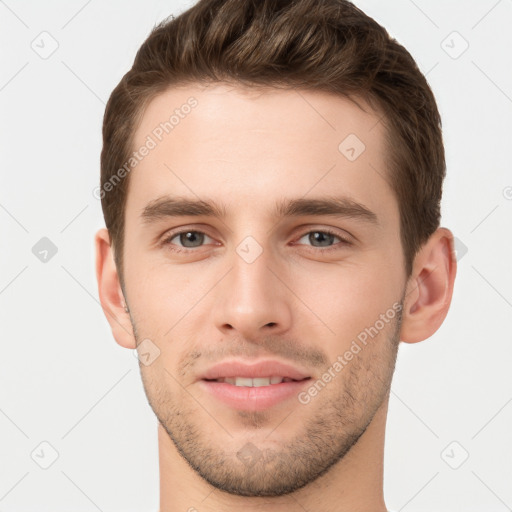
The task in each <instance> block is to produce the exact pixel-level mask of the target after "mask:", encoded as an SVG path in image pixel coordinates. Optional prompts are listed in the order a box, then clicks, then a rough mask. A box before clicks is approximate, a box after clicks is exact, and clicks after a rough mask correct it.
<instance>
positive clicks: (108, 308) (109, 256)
mask: <svg viewBox="0 0 512 512" xmlns="http://www.w3.org/2000/svg"><path fill="white" fill-rule="evenodd" d="M94 244H95V249H96V279H97V281H98V293H99V297H100V303H101V307H102V308H103V312H104V313H105V316H106V317H107V320H108V323H109V324H110V328H111V329H112V334H113V335H114V339H115V340H116V342H117V343H118V344H119V345H121V347H125V348H132V349H134V348H136V347H137V344H136V341H135V336H134V335H133V329H132V323H131V321H130V315H129V313H127V312H126V311H125V309H124V306H125V300H124V296H123V291H122V289H121V284H120V282H119V276H118V273H117V269H116V265H115V262H114V255H113V252H112V247H111V243H110V236H109V233H108V230H107V229H106V228H102V229H100V230H99V231H98V232H97V233H96V235H95V237H94Z"/></svg>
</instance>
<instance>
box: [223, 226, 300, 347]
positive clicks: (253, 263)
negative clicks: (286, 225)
mask: <svg viewBox="0 0 512 512" xmlns="http://www.w3.org/2000/svg"><path fill="white" fill-rule="evenodd" d="M263 236H264V235H259V236H258V238H260V239H261V237H263ZM274 254H275V252H274V251H272V250H271V249H270V248H269V247H268V243H267V242H266V241H263V240H262V241H261V243H260V241H258V240H257V239H256V237H255V236H251V235H248V236H246V237H245V238H243V239H242V240H241V242H239V244H238V245H237V246H235V247H234V251H233V253H232V255H231V258H230V266H231V271H230V272H229V273H228V275H227V276H226V279H225V280H223V283H222V297H221V298H220V300H218V301H217V304H216V315H215V316H216V318H215V321H216V323H217V326H218V328H220V329H226V328H233V329H236V330H237V331H239V332H240V334H242V335H243V336H244V337H248V338H249V337H254V336H256V335H257V334H258V332H260V333H261V330H262V329H263V328H265V327H266V326H267V327H266V328H268V326H269V325H270V326H271V327H273V328H274V330H275V331H277V330H282V329H287V328H288V326H289V322H290V316H291V315H290V312H289V310H288V304H287V303H286V296H285V294H284V293H283V285H282V283H281V282H280V280H279V279H277V278H276V276H275V275H274V272H275V270H274V271H271V269H273V268H277V267H278V266H279V262H277V261H275V258H274V257H273V255H274Z"/></svg>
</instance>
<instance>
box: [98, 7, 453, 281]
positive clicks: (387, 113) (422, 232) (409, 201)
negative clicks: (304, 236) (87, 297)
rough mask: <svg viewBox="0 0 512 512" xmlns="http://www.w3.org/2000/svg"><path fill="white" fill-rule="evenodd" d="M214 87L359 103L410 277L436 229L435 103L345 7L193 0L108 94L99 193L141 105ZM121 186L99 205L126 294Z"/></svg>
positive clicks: (122, 158) (409, 65)
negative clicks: (380, 131) (381, 142)
mask: <svg viewBox="0 0 512 512" xmlns="http://www.w3.org/2000/svg"><path fill="white" fill-rule="evenodd" d="M215 82H226V83H232V84H235V85H236V84H239V85H244V86H249V87H254V88H258V87H260V88H261V87H263V88H264V87H280V88H284V89H291V88H296V89H303V90H317V91H323V92H330V93H333V94H336V95H341V96H345V97H347V98H349V99H350V100H351V101H354V102H356V103H357V101H356V100H355V98H358V97H359V98H363V99H364V100H365V101H366V102H367V103H368V104H369V105H370V106H371V107H372V108H373V109H374V110H375V112H377V113H379V116H380V115H382V117H381V121H382V122H383V124H384V126H385V127H386V131H385V133H386V144H387V153H386V155H383V157H384V159H385V168H386V171H387V173H388V180H389V184H390V186H391V188H392V189H393V191H394V193H395V196H396V199H397V202H398V207H399V211H400V238H401V242H402V250H403V254H404V256H405V262H406V264H405V269H404V270H405V274H406V277H409V276H410V275H411V272H412V265H413V261H414V257H415V256H416V254H417V252H418V250H419V249H420V248H421V246H422V245H423V244H424V243H425V242H426V241H427V239H428V238H429V237H430V235H431V234H432V233H433V232H434V231H435V230H436V229H437V228H438V227H439V222H440V217H441V213H440V203H441V196H442V184H443V180H444V177H445V173H446V169H445V157H444V147H443V140H442V133H441V118H440V115H439V112H438V110H437V106H436V102H435V98H434V95H433V93H432V91H431V89H430V87H429V85H428V83H427V81H426V79H425V77H424V76H423V74H422V73H421V72H420V70H419V69H418V67H417V65H416V63H415V61H414V59H413V58H412V57H411V55H410V54H409V53H408V52H407V50H406V49H405V48H404V47H403V46H401V45H400V44H399V43H398V42H397V41H396V40H395V39H393V38H391V37H390V36H389V34H388V33H387V31H386V30H385V29H384V28H383V27H382V26H380V25H379V24H378V23H377V22H376V21H375V20H374V19H372V18H370V17H369V16H367V15H366V14H365V13H364V12H362V11H361V10H360V9H358V8H357V7H356V6H354V5H353V4H352V3H351V2H349V1H347V0H200V1H199V2H198V3H197V4H195V5H194V6H193V7H191V8H190V9H188V10H186V11H185V12H183V13H181V14H180V15H179V16H178V17H176V18H174V17H172V16H171V17H170V18H168V19H165V20H164V21H162V22H161V23H160V24H158V25H156V26H155V27H154V28H153V30H152V31H151V33H150V35H149V36H148V38H147V39H146V40H145V41H144V43H143V44H142V46H141V47H140V49H139V50H138V52H137V55H136V57H135V60H134V63H133V66H132V68H131V69H130V71H128V72H127V73H126V74H125V75H124V76H123V78H122V79H121V81H120V82H119V84H118V85H117V86H116V88H115V89H114V91H113V92H112V94H111V96H110V98H109V100H108V103H107V106H106V109H105V116H104V119H103V149H102V152H101V187H102V188H103V187H104V185H105V184H106V183H107V182H108V181H109V179H111V178H112V177H113V176H114V174H115V173H116V172H117V171H118V169H119V168H120V167H121V166H123V164H125V162H127V161H128V160H129V158H130V155H131V153H132V151H133V148H132V145H133V138H134V133H135V131H136V129H137V126H138V124H139V122H140V120H141V118H142V115H143V113H144V110H145V107H146V106H147V104H148V103H149V101H151V100H152V99H153V98H154V97H155V96H156V95H158V94H159V93H161V92H163V91H164V90H166V89H167V88H169V87H170V86H173V85H186V84H194V83H196V84H197V83H203V84H209V83H215ZM128 185H129V176H126V177H125V178H124V179H123V180H120V181H119V183H117V184H116V186H114V187H112V188H111V190H110V191H109V192H108V193H103V194H102V196H101V205H102V209H103V214H104V217H105V224H106V227H107V229H108V231H109V234H110V237H111V241H112V249H113V250H114V258H115V262H116V266H117V269H118V272H119V276H120V279H121V284H122V285H123V274H122V266H123V258H122V253H123V238H124V237H123V234H124V233H123V231H124V219H125V215H124V214H125V205H126V197H127V193H128ZM123 288H124V286H123Z"/></svg>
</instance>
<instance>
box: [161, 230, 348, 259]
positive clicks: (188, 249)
mask: <svg viewBox="0 0 512 512" xmlns="http://www.w3.org/2000/svg"><path fill="white" fill-rule="evenodd" d="M183 233H199V234H202V235H206V236H209V235H208V234H207V233H205V232H204V231H199V230H195V229H183V230H181V231H176V232H174V233H171V234H169V236H167V237H166V238H165V239H164V240H163V241H162V243H161V245H162V246H166V245H168V246H170V245H174V244H171V240H172V239H173V238H176V237H177V236H178V235H181V234H183ZM309 233H323V234H327V235H333V236H335V237H336V238H339V239H340V240H341V242H339V243H338V244H336V245H334V246H331V247H313V246H311V248H312V249H317V250H319V251H320V252H330V251H336V250H339V249H340V247H339V245H342V246H346V245H352V242H350V241H349V240H347V239H346V238H344V237H342V236H340V235H339V234H338V233H337V232H335V231H333V230H331V229H312V230H309V231H305V232H304V233H302V234H301V236H300V237H299V238H298V239H299V240H300V239H301V238H303V237H304V236H305V235H308V234H309ZM178 247H179V246H178ZM199 248H200V247H194V248H192V247H185V248H182V247H181V248H178V249H176V248H172V249H171V251H173V252H175V253H186V252H191V251H195V250H197V249H199Z"/></svg>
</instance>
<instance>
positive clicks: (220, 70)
mask: <svg viewBox="0 0 512 512" xmlns="http://www.w3.org/2000/svg"><path fill="white" fill-rule="evenodd" d="M142 148H146V149H142ZM444 176H445V159H444V149H443V141H442V134H441V119H440V115H439V112H438V110H437V107H436V103H435V99H434V96H433V94H432V91H431V89H430V87H429V86H428V83H427V81H426V79H425V77H424V76H423V75H422V73H421V72H420V71H419V69H418V67H417V66H416V64H415V62H414V60H413V58H412V57H411V55H410V54H409V53H408V52H407V51H406V49H405V48H403V47H402V46H401V45H400V44H398V43H397V42H396V40H394V39H392V38H391V37H390V36H389V35H388V33H387V32H386V30H385V29H384V28H383V27H381V26H380V25H379V24H377V23H376V22H375V21H374V20H373V19H372V18H370V17H368V16H367V15H366V14H364V13H363V12H362V11H360V10H359V9H358V8H356V7H355V6H354V5H353V4H351V3H350V2H347V1H344V0H322V1H318V0H298V1H278V0H272V1H260V0H254V1H247V2H239V1H236V0H207V1H204V0H201V1H199V2H198V3H197V4H196V5H195V6H194V7H192V8H190V9H189V10H187V11H185V12H184V13H182V14H181V15H180V16H178V17H177V18H175V19H174V18H173V19H170V20H166V21H164V22H162V23H161V24H159V25H158V26H156V27H155V28H154V30H153V31H152V32H151V34H150V35H149V37H148V38H147V39H146V41H145V42H144V43H143V45H142V46H141V48H140V49H139V51H138V52H137V55H136V58H135V61H134V64H133V67H132V69H131V70H130V71H129V72H128V73H126V75H125V76H124V77H123V78H122V80H121V81H120V83H119V84H118V85H117V87H116V88H115V89H114V91H113V93H112V95H111V96H110V99H109V101H108V104H107V107H106V111H105V117H104V124H103V150H102V154H101V192H100V197H101V201H102V208H103V213H104V217H105V223H106V230H104V231H102V232H101V233H99V234H98V235H97V239H96V240H97V255H98V262H97V273H98V281H99V283H100V297H101V300H102V305H103V307H104V309H105V312H106V313H107V318H108V319H109V322H110V323H111V325H112V329H113V332H114V336H115V338H116V340H117V341H118V343H119V344H120V345H122V346H125V347H128V348H135V347H137V346H144V347H146V348H147V347H148V346H150V347H151V350H150V352H151V353H152V354H153V355H155V354H156V355H158V357H155V358H154V360H152V362H151V364H148V365H146V364H143V363H142V362H141V365H140V367H141V373H142V378H143V382H144V386H145V390H146V393H147V395H148V399H149V402H150V404H151V406H152V408H153V410H154V411H155V414H156V415H157V417H158V419H159V421H160V423H161V425H162V427H163V428H164V429H165V431H166V432H167V434H168V435H169V438H170V439H172V441H173V443H174V445H175V446H176V449H177V450H178V451H179V453H180V454H181V456H182V457H183V458H184V459H185V460H186V461H187V462H188V463H189V465H190V466H191V467H192V468H193V469H194V470H195V471H196V472H197V473H198V474H199V475H201V476H202V477H203V478H204V479H205V480H206V481H208V482H209V483H211V484H212V485H214V486H216V487H218V488H219V489H223V490H225V491H227V492H231V493H234V494H241V495H244V496H277V495H281V494H286V493H288V492H291V491H293V490H296V489H298V488H300V487H303V486H305V485H307V484H308V483H310V482H312V481H314V480H315V479H317V478H319V477H320V476H321V475H323V474H325V473H326V472H327V471H328V470H329V469H330V468H331V467H333V466H334V465H335V464H336V463H338V462H339V461H341V460H342V459H343V457H344V456H345V454H346V453H348V452H349V450H350V449H352V448H353V446H354V445H355V443H356V442H357V440H358V439H359V438H360V437H361V436H362V435H363V434H364V432H365V431H366V429H367V428H368V427H369V425H370V424H371V422H372V421H373V420H374V418H375V416H376V415H377V413H378V412H379V411H383V410H384V409H385V405H386V401H387V398H388V396H389V388H390V385H391V379H392V374H393V370H394V365H395V360H396V354H397V350H398V345H399V342H400V340H402V341H407V342H416V341H420V340H422V339H425V338H427V337H429V336H430V335H431V334H433V333H434V332H435V331H436V330H437V329H438V327H439V326H440V325H441V323H442V321H443V320H444V317H445V315H446V313H447V310H448V305H449V301H450V298H451V290H452V286H453V280H454V277H455V261H454V259H453V257H452V251H453V241H452V236H451V233H450V232H449V230H446V229H444V228H440V227H439V223H440V203H441V195H442V183H443V179H444ZM171 197H172V199H173V200H172V201H171V200H170V198H171ZM341 198H342V200H341ZM177 200H181V202H178V201H177ZM183 200H184V201H183ZM193 203H194V204H193ZM335 209H336V211H337V212H338V213H339V212H342V213H340V215H338V214H335V211H334V210H335ZM178 228H180V229H181V231H180V229H178ZM326 230H327V231H326ZM190 235H192V236H190ZM313 235H320V236H319V237H318V236H313ZM330 242H332V244H331V243H330ZM309 244H311V245H309ZM123 300H126V302H127V304H128V308H129V313H128V312H126V311H125V310H124V309H123V307H122V305H123ZM350 354H352V355H350ZM340 356H341V358H342V359H343V360H341V359H340ZM228 358H239V359H243V360H246V361H249V360H260V359H262V358H270V359H279V360H280V361H287V362H290V363H292V364H294V365H296V366H297V367H298V368H300V369H301V371H302V372H303V373H305V374H306V375H307V376H308V377H309V379H310V381H309V383H306V384H303V387H302V388H301V389H300V393H298V394H297V396H296V399H295V400H286V401H283V402H281V403H279V404H277V405H274V406H272V407H268V408H259V407H256V406H255V407H254V408H252V409H236V408H232V407H229V406H226V405H224V406H223V405H222V403H221V402H219V401H218V400H217V398H214V397H212V396H211V395H210V394H209V392H208V391H206V390H205V389H204V387H203V385H204V381H203V380H202V379H201V376H202V375H203V374H204V372H205V370H206V369H208V368H209V367H210V366H211V365H212V364H214V363H217V362H220V361H223V360H225V359H228ZM151 359H153V356H152V357H151ZM326 372H327V373H328V374H330V378H329V377H327V376H326V375H327V374H326ZM324 376H325V377H324ZM322 383H323V384H322ZM311 386H313V387H314V388H315V389H316V392H315V391H314V390H313V388H312V387H311ZM191 397H192V398H191ZM285 417H286V418H288V419H287V420H284V421H283V418H285ZM244 450H245V451H247V450H249V451H250V452H251V456H250V459H251V460H252V461H254V460H256V461H255V462H253V463H251V465H248V464H247V463H246V462H244V457H243V451H244ZM241 452H242V456H240V453H241ZM255 454H257V456H255ZM305 462H307V464H305Z"/></svg>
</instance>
